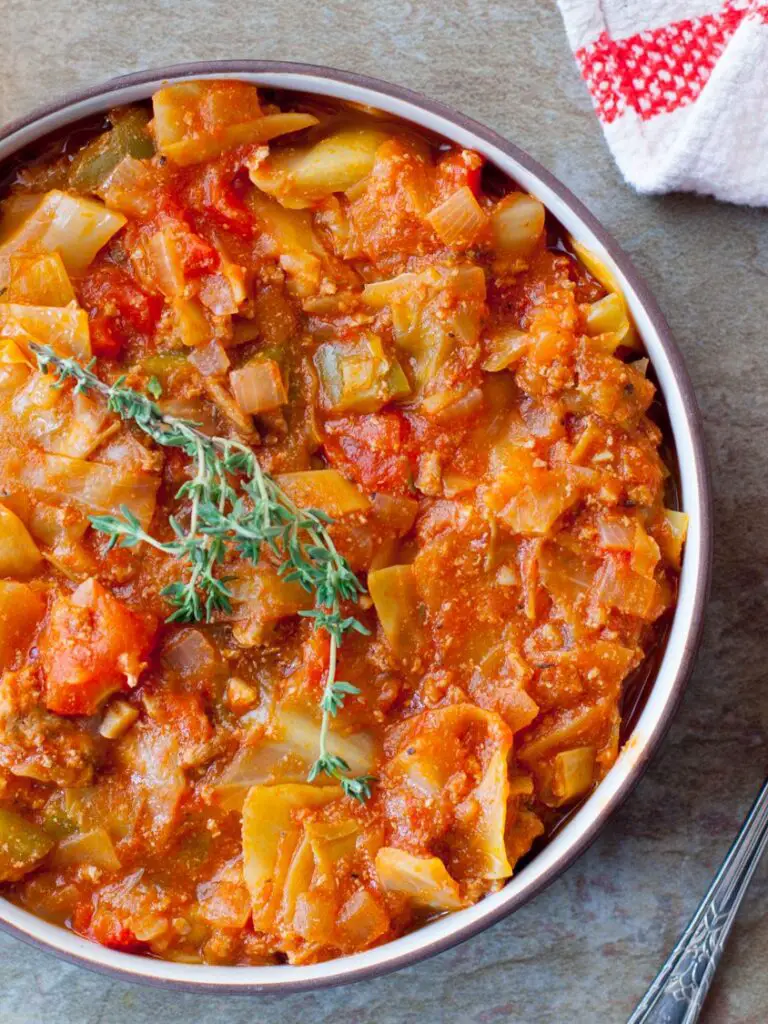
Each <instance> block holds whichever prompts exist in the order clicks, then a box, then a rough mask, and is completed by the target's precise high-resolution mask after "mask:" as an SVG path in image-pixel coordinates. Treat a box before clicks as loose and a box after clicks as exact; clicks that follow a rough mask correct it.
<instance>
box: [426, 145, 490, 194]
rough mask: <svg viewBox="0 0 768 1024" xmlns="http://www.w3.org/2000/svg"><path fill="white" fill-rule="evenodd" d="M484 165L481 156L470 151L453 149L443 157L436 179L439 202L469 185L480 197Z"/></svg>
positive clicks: (438, 166)
mask: <svg viewBox="0 0 768 1024" xmlns="http://www.w3.org/2000/svg"><path fill="white" fill-rule="evenodd" d="M483 163H484V161H483V158H482V157H481V156H480V154H479V153H473V152H472V151H471V150H469V149H455V150H454V149H452V150H451V151H450V153H447V154H446V155H445V156H444V157H442V159H441V160H440V162H439V163H438V165H437V177H436V179H435V187H436V190H437V195H438V201H442V200H443V199H447V198H448V196H450V195H452V194H453V193H454V192H457V191H458V190H459V189H460V188H463V187H464V186H465V185H468V186H469V187H470V188H471V189H472V191H473V192H474V193H475V195H476V196H477V195H479V194H480V179H481V177H482V173H483Z"/></svg>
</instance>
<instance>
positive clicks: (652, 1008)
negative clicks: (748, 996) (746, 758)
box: [627, 779, 768, 1024]
mask: <svg viewBox="0 0 768 1024" xmlns="http://www.w3.org/2000/svg"><path fill="white" fill-rule="evenodd" d="M766 845H768V779H766V781H765V782H764V783H763V785H762V788H761V790H760V792H759V794H758V796H757V799H756V800H755V802H754V804H753V805H752V808H751V810H750V812H749V814H748V815H747V817H746V820H745V821H744V824H743V825H742V826H741V829H740V831H739V834H738V835H737V836H736V839H735V840H734V842H733V845H732V846H731V848H730V850H729V851H728V854H727V856H726V858H725V860H724V861H723V863H722V865H721V866H720V869H719V871H718V872H717V874H716V875H715V878H714V881H713V882H712V884H711V886H710V887H709V890H708V892H707V894H706V896H705V897H704V899H703V900H702V901H701V903H700V904H699V907H698V909H697V911H696V913H695V914H694V915H693V917H692V918H691V920H690V922H689V924H688V927H687V928H686V929H685V931H684V932H683V934H682V935H681V936H680V939H679V940H678V943H677V945H676V946H675V948H674V949H673V950H672V952H671V953H670V955H669V957H668V959H667V962H666V963H665V964H664V966H663V967H662V969H661V970H660V971H659V973H658V974H657V975H656V978H655V979H654V981H653V983H652V984H651V986H650V988H649V989H648V991H647V992H646V993H645V995H644V996H643V998H642V1000H641V1001H640V1004H639V1005H638V1007H637V1009H636V1010H635V1012H634V1013H633V1014H632V1016H631V1017H630V1018H629V1021H628V1022H627V1024H694V1022H695V1021H697V1020H698V1019H699V1014H700V1012H701V1008H702V1006H703V1005H704V1000H705V999H706V997H707V992H708V991H709V986H710V985H711V983H712V978H713V977H714V975H715V970H716V969H717V965H718V963H719V962H720V958H721V957H722V955H723V949H724V948H725V942H726V939H727V938H728V934H729V932H730V930H731V926H732V925H733V922H734V919H735V917H736V913H737V912H738V909H739V906H740V904H741V901H742V899H743V898H744V894H745V893H746V891H747V887H748V886H749V883H750V881H751V879H752V875H753V874H754V873H755V868H756V867H757V865H758V863H759V862H760V858H761V857H762V855H763V851H764V850H765V847H766Z"/></svg>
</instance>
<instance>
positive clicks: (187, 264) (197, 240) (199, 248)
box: [180, 225, 220, 277]
mask: <svg viewBox="0 0 768 1024" xmlns="http://www.w3.org/2000/svg"><path fill="white" fill-rule="evenodd" d="M184 227H185V228H186V225H184ZM180 237H181V238H182V239H183V245H182V256H181V259H182V267H183V268H184V276H185V277H200V276H201V275H202V274H207V273H209V272H210V271H212V270H215V269H216V268H217V267H218V265H219V262H220V258H219V254H218V252H217V251H216V249H215V248H214V247H213V246H212V245H211V244H210V242H206V240H205V239H204V238H201V237H200V235H196V234H195V233H194V232H193V231H190V230H189V229H188V228H186V230H185V231H184V234H183V235H180Z"/></svg>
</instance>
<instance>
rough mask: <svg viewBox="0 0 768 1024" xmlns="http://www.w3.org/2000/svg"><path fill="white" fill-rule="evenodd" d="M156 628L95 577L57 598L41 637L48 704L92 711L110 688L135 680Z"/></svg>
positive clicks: (63, 710)
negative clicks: (68, 593)
mask: <svg viewBox="0 0 768 1024" xmlns="http://www.w3.org/2000/svg"><path fill="white" fill-rule="evenodd" d="M154 632H155V625H154V623H152V622H150V621H148V620H147V619H145V618H143V617H141V616H139V615H137V614H136V613H135V612H132V611H131V610H130V608H127V607H126V606H125V605H124V604H123V603H122V601H119V600H118V599H117V598H116V597H114V596H113V595H112V594H111V593H110V592H109V591H108V590H106V589H105V588H104V587H103V586H102V585H101V584H100V583H99V582H98V581H97V580H95V579H90V580H86V581H85V583H81V584H80V586H79V587H78V588H77V590H75V592H74V593H73V594H71V595H60V596H59V597H57V598H56V599H55V601H54V602H53V605H52V607H51V609H50V613H49V616H48V620H47V622H46V623H45V626H44V627H43V631H42V634H41V636H40V659H41V663H42V666H43V671H44V673H45V680H46V700H45V703H46V707H47V708H48V709H49V711H54V712H56V714H59V715H93V714H95V713H96V711H97V710H98V708H99V706H100V704H101V703H102V702H103V701H104V700H105V699H106V698H107V697H108V696H109V695H110V694H111V693H114V692H116V691H117V690H128V689H129V688H130V686H131V685H135V682H136V680H137V678H138V675H139V673H140V672H141V670H142V668H143V667H144V659H145V658H146V656H147V654H148V653H149V650H150V647H151V645H152V640H153V637H154Z"/></svg>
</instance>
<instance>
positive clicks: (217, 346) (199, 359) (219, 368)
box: [189, 338, 230, 377]
mask: <svg viewBox="0 0 768 1024" xmlns="http://www.w3.org/2000/svg"><path fill="white" fill-rule="evenodd" d="M189 361H190V363H192V365H193V366H194V367H195V369H196V370H199V371H200V373H202V375H203V376H204V377H223V376H224V374H225V373H226V372H227V370H228V369H229V367H230V362H229V356H228V355H227V353H226V352H225V351H224V348H223V346H222V345H221V343H220V342H218V341H216V339H215V338H214V340H213V341H209V342H208V344H207V345H204V346H203V347H202V348H196V349H195V350H194V351H193V352H192V353H191V355H190V357H189Z"/></svg>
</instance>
